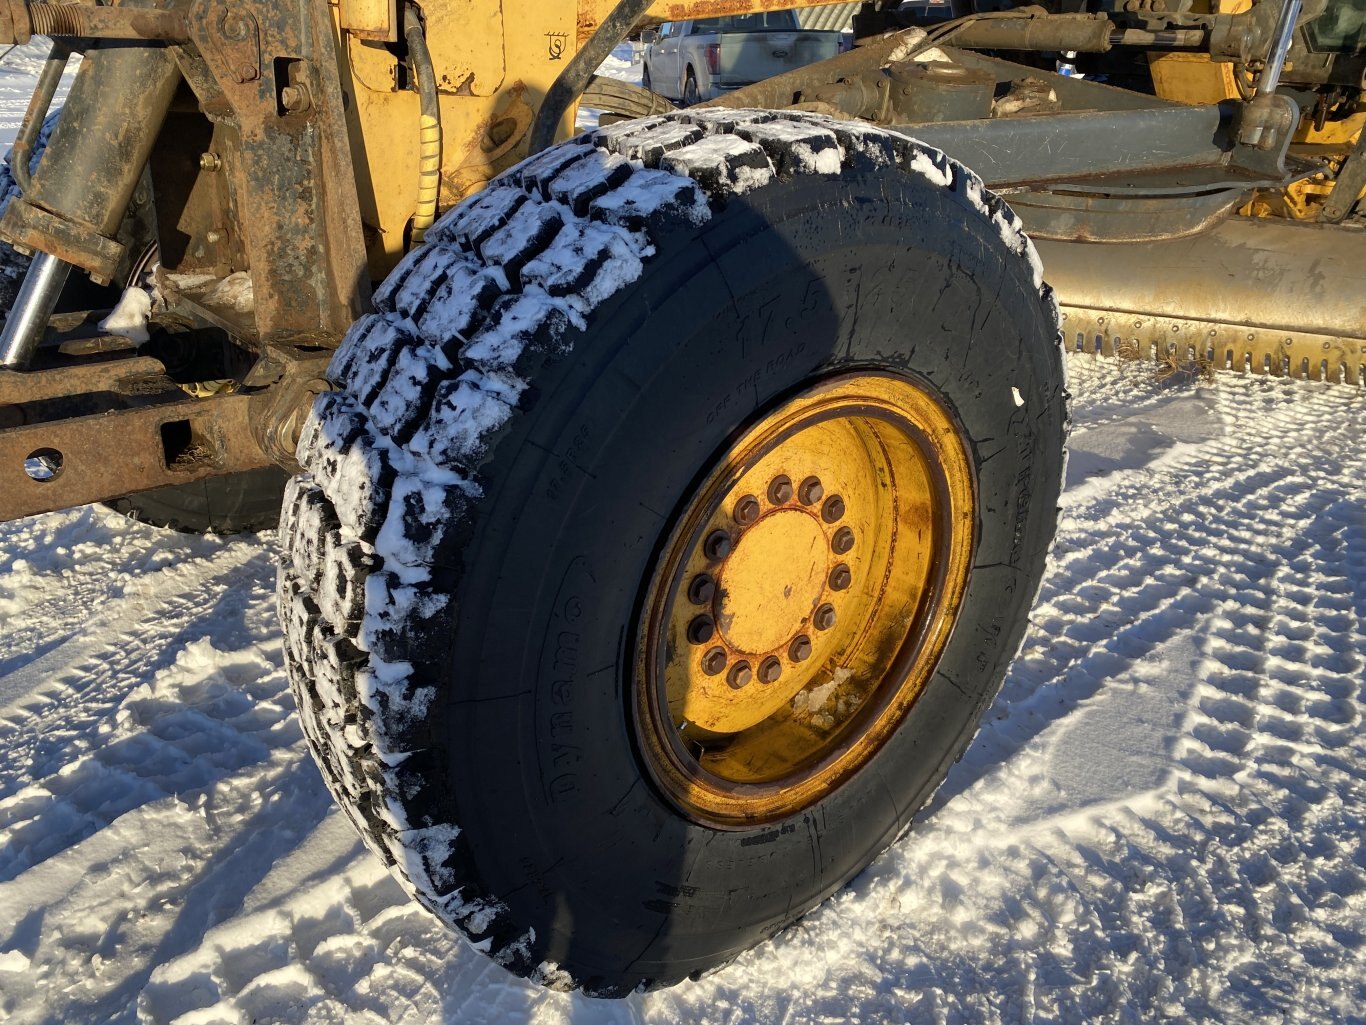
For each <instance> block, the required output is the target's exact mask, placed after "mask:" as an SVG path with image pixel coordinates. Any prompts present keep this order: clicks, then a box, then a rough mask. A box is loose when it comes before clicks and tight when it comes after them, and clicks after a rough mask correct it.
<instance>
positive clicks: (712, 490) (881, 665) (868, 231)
mask: <svg viewBox="0 0 1366 1025" xmlns="http://www.w3.org/2000/svg"><path fill="white" fill-rule="evenodd" d="M427 237H428V240H429V242H428V244H427V245H425V246H423V247H422V248H421V249H420V250H418V251H416V252H415V253H413V254H412V255H410V256H409V257H408V258H407V259H406V260H405V261H404V262H403V263H402V264H400V266H399V268H398V269H397V270H396V271H395V272H394V273H393V275H391V277H390V278H389V279H388V280H387V281H386V282H385V283H384V285H383V286H382V287H381V288H380V289H379V291H378V292H377V294H376V305H377V307H378V311H379V312H377V313H376V314H374V315H371V316H368V317H366V318H364V319H362V320H361V321H359V322H358V323H357V324H356V325H355V326H354V327H353V328H352V330H351V331H350V332H349V333H348V335H347V338H346V340H345V341H344V343H343V345H342V347H341V348H340V349H339V350H338V353H337V355H336V357H335V359H334V361H333V363H332V366H331V370H330V373H329V376H331V377H332V378H333V380H334V383H335V384H336V386H337V390H336V391H334V392H330V393H328V394H327V395H324V396H323V397H321V398H320V399H319V400H318V402H317V404H316V405H315V407H314V409H313V412H312V414H311V416H310V418H309V421H308V423H307V424H306V426H305V429H304V436H303V439H302V441H301V443H300V450H299V451H300V459H301V463H302V465H303V466H304V469H305V471H306V472H305V474H304V475H302V476H300V477H297V478H295V479H294V480H293V481H292V482H291V484H290V486H289V491H288V493H287V497H286V502H285V518H284V520H283V522H282V524H281V532H280V534H281V546H282V552H283V555H282V561H281V568H280V577H279V598H280V606H281V616H282V620H283V622H284V627H285V637H286V644H285V650H286V661H287V664H288V667H289V675H290V680H291V683H292V686H293V688H294V691H295V695H296V698H297V700H298V704H299V710H300V715H301V718H302V722H303V725H304V730H305V733H306V735H307V736H308V738H309V741H310V744H311V746H312V748H313V750H314V753H315V755H316V756H317V759H318V761H319V764H320V765H321V767H322V770H323V775H324V778H325V779H326V781H327V783H328V785H329V787H330V788H331V789H332V792H333V794H334V795H335V796H336V798H337V801H338V803H339V804H340V805H341V807H342V808H343V809H344V810H345V811H346V813H347V814H348V815H349V816H350V817H351V819H352V821H353V822H354V823H355V824H356V826H357V828H358V829H359V831H360V832H361V835H362V836H363V837H364V838H365V839H366V841H367V843H368V844H369V845H370V846H371V848H372V849H373V850H374V851H375V852H376V853H377V854H378V855H379V856H380V857H381V858H383V859H384V860H385V861H386V862H387V863H388V864H389V865H390V867H391V870H392V871H393V873H394V875H395V877H396V878H397V879H398V880H399V881H400V883H401V884H402V885H403V886H404V887H405V888H406V889H407V890H408V891H409V892H410V893H411V894H412V895H413V897H414V898H416V899H417V900H418V901H420V902H421V903H422V904H424V905H425V906H426V907H427V908H429V909H430V910H431V911H433V912H434V913H435V914H436V915H438V916H439V917H441V918H442V919H443V920H444V921H446V922H447V923H449V924H450V925H451V926H453V927H455V928H457V929H459V930H461V931H462V932H464V933H465V934H466V935H467V936H468V937H469V939H470V940H471V941H472V942H473V943H474V944H476V945H477V948H478V949H479V950H481V951H483V952H486V953H487V954H489V955H490V956H491V957H493V958H494V960H496V961H497V962H498V963H499V964H501V965H503V966H505V967H506V968H508V969H510V970H511V971H513V972H516V973H518V974H520V975H523V976H526V977H528V978H530V979H533V980H535V981H537V982H540V983H542V984H545V985H549V986H553V987H556V988H562V989H564V988H573V987H581V988H583V989H584V990H585V991H587V992H589V993H591V994H595V995H600V996H617V995H622V994H625V993H627V992H630V991H632V990H634V989H637V988H649V987H652V986H657V985H667V984H670V983H673V982H677V981H679V980H681V979H683V978H686V977H690V976H692V977H696V976H697V975H699V974H701V973H703V972H706V971H709V970H711V969H714V968H716V967H717V966H720V965H722V964H725V963H726V962H728V961H729V960H731V959H733V958H734V957H735V956H737V955H738V954H739V953H740V952H742V951H743V950H745V949H747V948H748V947H750V946H752V945H753V944H755V943H757V942H759V941H761V940H763V939H765V938H766V937H768V936H771V935H773V934H774V933H775V932H777V931H778V930H780V929H782V928H784V927H785V926H787V925H788V924H790V923H792V922H793V921H795V920H796V919H797V918H799V917H800V916H801V915H803V914H805V913H806V912H807V911H808V910H810V909H811V908H812V907H814V906H815V905H816V904H818V903H819V902H820V901H822V900H823V899H824V898H825V897H827V896H829V895H830V894H831V893H833V892H834V891H835V890H837V889H838V888H839V887H841V886H843V885H844V883H845V882H847V881H848V880H849V879H850V878H851V877H852V876H853V875H855V874H856V873H857V872H859V871H860V870H861V869H862V868H863V867H864V866H866V865H867V864H868V862H869V861H870V860H872V859H873V858H874V857H875V856H876V855H877V854H878V852H879V851H881V850H882V849H883V848H885V847H886V846H887V845H888V844H889V843H890V842H891V841H892V840H893V839H895V838H896V837H897V836H898V835H899V834H900V833H901V832H902V831H903V830H904V829H906V828H907V826H908V824H909V823H910V821H911V819H912V817H913V816H914V814H915V813H916V811H917V810H918V809H919V808H920V807H921V806H922V805H923V804H924V802H925V801H926V800H927V799H928V798H929V796H930V794H931V793H932V792H933V791H934V789H935V788H936V787H937V786H938V784H939V783H940V781H941V780H942V779H943V777H944V775H945V773H946V772H947V770H948V767H949V765H950V764H951V763H952V762H953V761H954V759H955V758H957V757H958V755H959V754H960V753H961V752H962V750H963V749H964V747H965V745H966V744H967V742H968V740H969V738H970V737H971V735H972V733H973V731H974V729H975V727H976V724H977V721H978V719H979V717H980V716H981V714H982V712H983V710H984V709H985V708H986V706H987V705H988V703H989V702H990V701H991V699H992V697H993V695H994V694H995V693H996V690H997V688H998V687H999V685H1000V682H1001V680H1002V678H1003V676H1004V674H1005V671H1006V667H1007V666H1008V664H1009V662H1010V660H1011V658H1012V656H1013V655H1014V653H1015V651H1016V650H1017V647H1018V645H1019V643H1020V641H1021V638H1022V635H1023V632H1024V629H1025V624H1026V614H1027V612H1028V610H1029V608H1030V605H1031V603H1032V601H1033V598H1034V595H1035V592H1036V589H1037V586H1038V584H1039V581H1040V579H1041V576H1042V573H1043V568H1044V558H1045V553H1046V551H1047V549H1048V546H1049V542H1050V539H1051V537H1052V533H1053V529H1054V525H1055V519H1056V504H1055V503H1056V499H1057V496H1058V493H1059V489H1060V484H1061V475H1062V444H1063V436H1064V432H1065V429H1066V423H1067V410H1066V392H1065V390H1064V388H1063V384H1062V367H1061V358H1062V357H1061V351H1060V347H1059V336H1058V328H1057V310H1056V306H1055V304H1054V303H1053V301H1052V297H1051V294H1050V292H1049V291H1048V289H1047V288H1046V286H1043V284H1042V279H1041V275H1040V272H1039V269H1038V264H1037V261H1036V260H1035V259H1034V258H1033V247H1032V245H1031V244H1030V243H1029V241H1028V240H1027V239H1026V238H1025V237H1024V236H1023V235H1022V234H1021V233H1020V225H1019V221H1018V220H1017V219H1016V218H1015V217H1014V215H1013V214H1012V213H1011V212H1010V210H1009V209H1008V208H1006V206H1005V205H1004V204H1003V203H1001V202H1000V201H999V200H998V199H996V198H995V197H994V196H992V195H990V194H989V193H987V192H985V191H984V190H983V188H982V186H981V182H980V180H979V179H977V178H976V177H975V176H974V175H972V174H971V172H969V171H967V170H965V169H964V168H963V167H961V166H960V165H958V164H956V163H954V162H952V161H950V160H948V159H947V158H945V157H944V156H943V155H942V154H940V153H938V152H936V151H933V150H930V149H928V148H926V147H923V146H921V145H920V144H918V143H916V142H913V141H912V140H909V139H907V138H904V137H901V136H897V135H892V134H889V133H885V132H881V131H878V130H875V129H871V128H868V127H864V126H859V125H857V124H853V123H848V122H839V121H835V120H832V119H828V118H823V117H819V116H814V115H786V114H772V113H766V112H758V111H712V110H707V111H697V112H693V113H687V112H684V113H680V114H675V115H671V116H667V117H654V118H647V119H645V120H643V121H638V122H631V123H622V124H618V125H613V126H610V127H609V128H605V129H602V130H599V131H598V132H596V133H594V134H593V135H592V136H591V137H590V136H585V137H581V138H580V139H578V140H575V141H573V142H569V143H566V144H564V145H561V146H558V147H555V148H553V149H550V150H547V151H546V152H544V153H541V154H539V155H537V156H535V157H533V158H531V159H530V160H528V161H526V162H524V163H523V164H521V165H519V166H518V167H516V168H514V169H513V170H511V171H509V172H508V173H506V174H505V175H503V176H501V177H500V178H499V179H497V180H496V181H494V182H493V183H492V184H491V185H490V187H489V188H488V189H487V190H486V191H485V192H484V193H482V194H480V195H479V196H477V197H475V198H473V199H472V200H470V201H467V202H466V203H465V204H463V205H461V206H460V207H458V208H456V209H455V210H453V211H452V212H450V213H449V214H447V215H446V216H445V217H444V218H443V219H442V221H441V222H440V223H439V224H438V225H437V226H435V227H434V228H433V229H432V231H430V232H429V233H428V236H427Z"/></svg>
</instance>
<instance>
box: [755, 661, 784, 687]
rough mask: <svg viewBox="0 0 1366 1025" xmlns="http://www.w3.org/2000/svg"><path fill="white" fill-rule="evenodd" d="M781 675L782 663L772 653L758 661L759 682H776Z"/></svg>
mask: <svg viewBox="0 0 1366 1025" xmlns="http://www.w3.org/2000/svg"><path fill="white" fill-rule="evenodd" d="M782 675H783V664H782V662H781V661H780V660H779V659H777V658H775V657H774V656H773V655H770V656H768V658H766V659H764V660H763V661H762V662H761V663H759V682H760V683H777V682H778V678H779V677H780V676H782Z"/></svg>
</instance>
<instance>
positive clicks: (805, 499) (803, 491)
mask: <svg viewBox="0 0 1366 1025" xmlns="http://www.w3.org/2000/svg"><path fill="white" fill-rule="evenodd" d="M824 497H825V488H824V487H823V486H822V484H821V479H820V478H819V477H808V478H806V480H804V481H802V486H801V487H800V488H798V489H797V498H798V499H800V500H801V503H802V505H815V504H816V503H817V502H819V501H820V500H821V499H822V498H824Z"/></svg>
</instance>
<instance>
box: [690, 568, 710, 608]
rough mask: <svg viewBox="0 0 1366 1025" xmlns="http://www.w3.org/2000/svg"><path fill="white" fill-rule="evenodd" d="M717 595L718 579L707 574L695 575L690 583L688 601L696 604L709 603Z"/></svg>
mask: <svg viewBox="0 0 1366 1025" xmlns="http://www.w3.org/2000/svg"><path fill="white" fill-rule="evenodd" d="M715 597H716V581H715V580H713V579H712V578H711V577H709V576H707V574H705V573H703V574H702V575H701V576H698V577H693V580H692V583H691V584H689V585H688V601H690V602H692V603H693V604H694V605H707V604H709V603H710V602H711V600H712V599H713V598H715Z"/></svg>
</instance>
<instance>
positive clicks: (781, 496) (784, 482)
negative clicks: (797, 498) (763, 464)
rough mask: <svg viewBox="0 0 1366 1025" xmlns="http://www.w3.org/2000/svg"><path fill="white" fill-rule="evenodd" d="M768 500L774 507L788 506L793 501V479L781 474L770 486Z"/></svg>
mask: <svg viewBox="0 0 1366 1025" xmlns="http://www.w3.org/2000/svg"><path fill="white" fill-rule="evenodd" d="M768 500H769V501H770V502H772V503H773V504H774V505H786V504H787V503H788V502H790V501H792V478H791V477H789V476H787V474H785V473H780V474H779V475H778V476H776V477H774V478H773V482H772V483H771V484H769V486H768Z"/></svg>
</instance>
